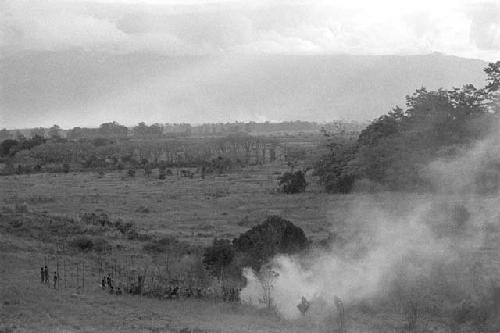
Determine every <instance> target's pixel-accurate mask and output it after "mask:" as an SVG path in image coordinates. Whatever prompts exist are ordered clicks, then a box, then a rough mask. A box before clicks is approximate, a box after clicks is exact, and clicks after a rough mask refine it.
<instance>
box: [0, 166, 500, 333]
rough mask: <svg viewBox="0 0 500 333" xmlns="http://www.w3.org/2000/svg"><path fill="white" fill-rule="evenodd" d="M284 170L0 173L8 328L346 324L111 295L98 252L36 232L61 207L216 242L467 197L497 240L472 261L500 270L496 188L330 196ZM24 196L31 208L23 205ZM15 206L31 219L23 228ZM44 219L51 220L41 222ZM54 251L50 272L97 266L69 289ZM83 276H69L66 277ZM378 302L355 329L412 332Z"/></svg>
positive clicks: (138, 244) (249, 328)
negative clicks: (296, 183)
mask: <svg viewBox="0 0 500 333" xmlns="http://www.w3.org/2000/svg"><path fill="white" fill-rule="evenodd" d="M285 170H286V166H279V165H274V166H267V167H254V168H247V169H244V170H240V171H235V172H232V173H229V174H227V175H223V176H213V175H211V176H208V177H206V178H205V179H201V178H200V177H197V176H195V177H194V178H192V179H191V178H185V177H179V176H177V173H176V170H174V176H170V177H167V179H166V180H158V179H157V177H155V174H153V176H152V177H151V178H149V179H148V178H146V177H144V175H143V173H141V172H139V173H138V174H137V175H136V177H135V178H130V177H128V176H127V175H126V174H127V172H126V170H125V171H121V172H117V171H116V172H109V173H106V174H104V175H102V174H101V175H99V174H98V173H92V172H88V173H77V174H73V173H69V174H32V175H23V176H8V177H0V189H1V191H0V208H1V211H0V231H1V232H0V253H1V255H0V281H1V284H0V332H2V333H3V332H184V333H186V332H292V333H294V332H297V333H298V332H336V330H335V329H334V327H337V326H336V323H335V321H334V320H333V319H332V318H330V317H329V316H326V317H325V316H322V317H321V318H319V317H318V318H316V317H314V316H315V315H314V313H324V311H327V312H328V311H330V312H331V309H330V308H326V309H324V311H323V310H321V311H312V310H311V314H310V315H307V316H305V317H302V318H300V319H297V320H284V319H282V318H280V317H279V316H277V315H276V314H274V313H271V312H268V311H264V310H259V309H256V308H253V307H250V306H247V305H241V304H236V303H223V302H215V301H211V300H207V299H201V300H195V299H184V300H176V301H168V300H158V299H153V298H148V297H141V296H132V295H123V296H114V295H108V294H107V293H105V292H104V291H102V290H101V289H100V288H99V285H98V284H99V281H100V278H101V276H102V275H99V274H102V273H101V272H100V273H97V272H98V267H97V266H98V263H97V261H96V260H95V258H96V257H95V256H96V254H95V253H75V252H71V251H64V250H63V251H61V249H58V248H57V244H56V243H55V242H54V240H55V238H50V237H49V238H48V239H37V238H36V237H35V236H34V235H40V234H37V233H36V232H34V233H32V232H28V229H29V228H32V227H36V228H38V229H43V228H47V229H50V228H51V226H50V224H52V222H48V223H49V225H45V223H47V221H51V217H54V216H64V217H70V218H73V219H74V220H79V216H80V215H81V214H83V213H90V212H104V213H106V214H108V215H109V216H110V218H111V219H113V220H115V219H118V218H121V219H123V220H124V221H125V222H128V221H130V222H133V223H134V224H135V225H136V227H137V228H139V229H141V230H142V231H143V232H146V233H149V234H152V235H156V236H158V235H171V236H175V237H176V238H178V239H181V240H184V241H187V242H189V243H191V244H196V245H207V244H209V243H210V242H211V241H212V239H213V238H214V237H222V238H234V237H236V236H237V235H239V234H240V233H242V232H244V231H246V230H248V229H249V228H250V227H252V226H253V225H255V224H258V223H260V222H262V221H263V220H264V219H265V217H266V216H268V215H280V216H282V217H284V218H286V219H289V220H290V221H292V222H293V223H294V224H296V225H298V226H300V227H301V228H303V229H304V231H305V233H306V235H307V236H308V237H309V238H310V239H312V240H321V239H324V238H326V237H327V236H328V234H329V232H332V231H334V232H336V233H338V234H340V235H341V236H345V237H348V236H349V234H350V233H351V234H352V233H356V232H358V231H359V230H355V228H354V227H353V226H354V225H355V224H356V221H359V222H360V225H363V226H367V227H369V226H370V225H376V224H377V223H379V224H380V223H381V221H380V220H381V219H382V220H383V219H384V218H388V219H394V220H401V221H403V220H405V219H409V218H411V216H410V215H408V214H409V213H408V212H411V211H412V210H413V209H414V208H415V207H418V206H422V207H423V206H425V205H429V204H430V205H431V206H432V205H433V204H436V207H441V208H442V207H445V209H444V211H446V212H450V209H451V212H453V209H454V208H453V207H455V206H454V205H457V204H465V205H466V206H467V209H468V210H469V213H470V214H471V216H473V220H474V223H475V224H477V225H475V226H473V225H471V228H472V229H470V230H469V231H470V232H473V233H475V232H477V231H478V230H480V229H481V228H485V227H488V228H490V229H488V230H489V231H488V232H485V233H484V232H481V234H485V235H486V236H488V237H489V238H490V240H489V241H488V242H487V243H485V242H481V244H483V245H484V244H488V247H487V248H478V249H477V251H479V253H480V255H479V256H478V255H476V254H475V253H476V252H477V251H476V250H474V251H476V252H474V251H472V252H470V253H469V255H470V256H471V259H470V260H469V259H466V262H467V263H468V262H471V263H472V262H482V263H483V266H484V269H483V272H488V275H489V276H493V277H494V276H498V273H499V272H500V261H498V259H497V258H498V253H499V252H498V244H499V243H498V241H499V239H500V237H499V235H500V231H499V230H500V228H498V226H497V224H498V223H497V222H496V221H497V219H496V217H495V216H500V215H498V209H497V204H496V202H497V198H496V197H480V198H479V197H478V198H473V197H467V198H464V197H460V196H452V195H445V196H434V197H433V198H432V199H431V200H429V196H428V195H425V194H415V193H414V194H401V193H398V194H396V195H395V194H394V193H378V194H360V193H358V194H352V195H328V194H326V193H324V192H323V191H322V190H321V188H320V187H319V185H318V184H316V183H315V180H314V179H312V178H311V177H310V176H308V182H309V183H310V186H309V187H308V189H307V191H306V192H305V193H301V194H297V195H285V194H282V193H279V192H277V191H276V189H277V177H278V176H279V175H280V174H281V173H282V172H283V171H285ZM16 205H22V206H24V207H25V208H27V211H26V212H20V213H15V212H14V213H12V211H15V206H16ZM443 205H444V206H443ZM374 207H376V209H374ZM446 207H447V208H446ZM441 208H440V209H441ZM381 211H384V212H385V213H381ZM387 212H391V213H390V215H387V214H386V213H387ZM430 212H431V215H430V217H431V220H432V219H435V220H436V221H437V222H439V221H440V220H446V217H444V216H440V215H439V216H438V215H436V216H435V217H433V218H432V214H433V213H432V212H433V211H432V209H431V210H430ZM440 212H441V210H437V211H436V214H440ZM12 216H14V217H15V218H17V219H20V221H22V222H23V223H24V225H23V224H22V223H21V224H20V227H19V228H18V227H17V226H16V223H12V221H13V220H12V218H13V217H12ZM38 218H39V219H40V221H38V222H37V221H35V220H37V219H38ZM486 222H488V223H486ZM56 225H57V221H56ZM381 225H382V224H381ZM16 228H17V229H16ZM92 228H94V230H97V229H95V227H92ZM495 228H496V229H495ZM52 229H53V228H52ZM481 230H482V229H481ZM469 231H467V232H469ZM106 237H109V238H108V239H109V240H110V241H111V242H112V244H113V245H117V244H122V245H123V246H122V247H120V248H118V247H116V249H117V250H115V249H114V250H113V257H110V260H116V258H120V255H123V257H124V258H125V259H126V258H127V257H130V256H131V255H134V254H135V253H137V254H140V255H143V256H144V255H145V253H144V252H143V250H142V249H143V244H145V243H144V242H142V241H139V240H134V241H128V240H127V239H126V238H124V237H123V236H120V235H118V234H116V232H115V233H113V231H112V230H111V231H109V230H108V231H107V235H106ZM63 240H64V239H63ZM422 241H424V242H425V241H426V240H425V239H424V240H422ZM472 257H473V258H472ZM150 259H151V260H152V258H150ZM47 260H48V262H49V266H50V268H51V273H52V271H53V269H54V266H55V263H56V260H57V262H58V263H62V262H64V263H65V265H66V262H68V263H69V262H72V263H75V262H80V263H82V262H83V263H84V264H85V265H86V267H87V268H86V269H87V270H88V271H87V273H86V274H87V275H86V278H85V279H86V282H85V288H83V289H81V290H80V292H77V288H76V286H77V285H79V284H80V282H78V281H79V280H78V276H81V275H78V274H82V272H81V271H80V272H79V273H77V282H76V284H72V283H68V285H67V286H66V287H65V288H61V289H60V290H54V289H50V288H48V287H47V286H45V285H42V284H41V283H40V282H39V269H40V266H41V265H43V264H44V263H45V262H46V261H47ZM127 260H128V259H127ZM464 260H465V259H464ZM124 263H125V264H126V263H127V262H126V261H122V262H121V264H124ZM111 264H112V262H111ZM71 274H75V269H73V271H72V273H71ZM467 274H469V273H468V272H467ZM64 275H66V274H64ZM72 279H74V276H71V275H70V276H69V277H68V279H67V280H68V281H70V282H71V281H72ZM64 281H66V277H65V280H64ZM61 282H62V281H61ZM493 282H494V281H493ZM488 283H489V282H488ZM65 284H66V283H65ZM314 306H316V305H315V304H313V309H314ZM317 306H320V305H317ZM371 311H372V310H370V308H369V307H368V308H365V309H364V310H363V308H362V307H361V306H358V305H356V306H353V307H351V308H349V309H346V328H347V331H348V332H406V331H407V330H405V326H404V325H405V324H404V320H403V317H402V316H401V313H398V311H394V310H387V311H386V310H384V309H379V310H378V312H375V315H374V313H373V312H371ZM333 317H334V315H333ZM332 320H333V321H332ZM431 323H432V325H430V326H429V327H428V328H426V330H425V332H450V333H451V332H453V330H451V331H450V329H449V328H447V326H446V323H445V322H444V321H437V322H431ZM436 323H437V324H436ZM434 324H436V325H434ZM497 324H499V327H500V323H497ZM433 325H434V326H433ZM422 332H424V331H422ZM461 332H464V333H465V332H467V330H465V331H464V330H463V329H462V330H461Z"/></svg>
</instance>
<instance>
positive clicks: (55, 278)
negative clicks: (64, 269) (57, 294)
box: [54, 272, 57, 289]
mask: <svg viewBox="0 0 500 333" xmlns="http://www.w3.org/2000/svg"><path fill="white" fill-rule="evenodd" d="M54 289H57V272H54Z"/></svg>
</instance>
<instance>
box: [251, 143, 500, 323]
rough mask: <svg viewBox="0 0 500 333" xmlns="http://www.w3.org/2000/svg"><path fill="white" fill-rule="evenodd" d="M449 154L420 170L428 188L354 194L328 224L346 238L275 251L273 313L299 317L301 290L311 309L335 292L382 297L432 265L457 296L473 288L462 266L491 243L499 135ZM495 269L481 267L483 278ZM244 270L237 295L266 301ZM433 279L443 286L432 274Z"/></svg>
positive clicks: (499, 213)
mask: <svg viewBox="0 0 500 333" xmlns="http://www.w3.org/2000/svg"><path fill="white" fill-rule="evenodd" d="M453 156H454V157H453V158H442V159H439V160H436V161H433V162H432V163H430V164H429V165H428V166H426V167H425V168H424V169H422V174H423V175H424V176H425V177H427V178H428V179H429V180H431V182H432V184H434V185H435V189H436V191H434V193H432V194H402V193H388V192H387V193H379V194H372V195H367V194H361V193H360V194H355V195H353V200H352V202H351V204H350V207H349V209H348V211H349V214H348V217H346V218H344V221H342V222H341V223H339V222H338V221H337V222H336V223H335V224H332V225H331V229H332V232H334V233H335V234H337V235H340V236H341V237H342V238H344V239H345V240H346V242H345V244H346V245H344V246H335V243H334V244H333V245H332V247H331V249H329V250H319V249H316V250H311V251H310V252H309V253H307V254H302V255H298V256H284V255H279V256H277V257H275V258H273V259H272V260H271V262H270V263H269V265H268V268H267V269H269V268H270V269H272V270H273V271H275V272H276V273H277V275H276V278H275V280H274V281H273V283H272V289H271V290H270V293H271V298H272V302H273V304H274V306H275V308H276V310H277V311H278V312H279V314H280V315H281V316H283V317H284V318H287V319H293V318H298V317H300V316H301V313H300V311H299V310H298V308H297V305H298V304H299V303H300V301H301V298H302V297H303V296H304V297H305V298H306V299H307V300H309V301H310V302H311V311H320V309H319V308H320V307H321V308H323V310H324V309H325V308H326V309H328V308H330V309H332V308H333V305H334V297H335V296H338V297H340V298H341V299H342V300H343V301H344V304H346V305H347V306H349V305H354V304H359V303H360V302H363V301H367V300H371V299H374V298H381V297H382V298H383V297H386V298H388V297H389V295H390V294H391V292H393V291H394V289H395V288H396V285H401V283H399V282H401V281H400V279H401V277H402V276H404V277H405V290H409V289H411V284H412V283H416V281H417V280H422V279H424V280H425V281H431V280H432V279H433V278H434V279H435V278H436V269H438V270H440V273H439V274H445V275H447V276H448V277H450V281H451V280H453V283H452V282H449V281H448V282H447V284H446V285H447V286H448V287H450V285H451V284H453V287H454V288H456V289H454V292H453V293H452V294H453V295H454V296H456V298H457V300H458V301H459V298H460V297H462V296H463V295H466V294H471V290H472V289H473V286H471V282H470V280H471V279H469V275H467V274H465V273H464V272H466V273H468V272H470V270H471V267H472V266H474V263H478V262H481V260H480V259H479V258H478V257H477V253H479V249H482V248H484V247H487V246H489V241H491V239H489V237H491V235H492V231H495V230H497V231H498V229H499V227H500V223H499V221H500V209H499V207H498V201H497V199H498V197H497V184H498V172H499V171H500V136H499V135H494V136H490V137H488V138H487V139H485V140H482V141H481V142H479V143H477V144H475V145H474V146H472V147H469V149H463V148H462V150H460V151H459V152H458V153H457V152H455V154H454V155H453ZM457 156H458V157H457ZM331 215H332V216H335V212H331ZM495 273H497V274H498V272H495V271H494V270H493V271H492V268H491V267H487V268H485V271H484V272H483V274H482V275H483V280H485V279H487V278H488V277H489V276H493V274H495ZM439 274H438V275H439ZM244 276H245V277H246V279H247V285H246V287H245V288H244V289H243V290H242V300H243V301H246V302H248V303H250V304H253V305H255V306H264V304H263V302H262V298H263V290H265V289H266V288H265V286H263V280H262V277H261V274H260V273H257V272H254V271H252V270H251V269H245V270H244ZM398 279H399V280H398ZM442 279H445V278H444V277H443V278H442ZM398 281H399V282H398ZM433 281H434V280H433ZM398 283H399V284H398ZM432 284H433V285H436V287H441V289H444V287H442V286H441V285H439V283H437V282H436V281H434V282H432ZM413 287H415V285H413ZM450 288H451V287H450ZM476 289H477V288H476ZM441 291H442V290H441ZM441 291H440V290H437V291H434V292H441ZM419 292H423V291H421V290H419ZM464 297H465V296H464ZM315 304H317V305H320V306H316V307H315Z"/></svg>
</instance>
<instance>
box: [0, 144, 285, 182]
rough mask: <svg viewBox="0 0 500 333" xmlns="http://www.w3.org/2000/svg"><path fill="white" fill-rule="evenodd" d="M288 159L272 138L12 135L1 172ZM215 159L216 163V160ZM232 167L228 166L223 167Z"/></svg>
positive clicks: (3, 147) (1, 152)
mask: <svg viewBox="0 0 500 333" xmlns="http://www.w3.org/2000/svg"><path fill="white" fill-rule="evenodd" d="M285 159H286V147H285V146H283V145H282V144H281V143H280V142H279V141H277V140H276V139H274V138H269V137H256V136H250V135H230V136H226V137H222V138H210V139H187V138H186V139H162V140H161V139H158V140H117V139H106V138H94V139H79V140H68V139H65V138H51V139H45V138H43V137H41V136H38V135H36V136H34V137H33V138H30V139H26V138H23V137H21V138H19V139H17V140H14V139H7V140H4V141H2V142H1V143H0V162H3V167H0V172H2V173H4V174H10V173H14V172H17V173H27V172H39V171H52V172H68V171H70V170H73V171H77V170H84V169H124V168H144V167H145V166H146V165H147V167H148V168H156V167H165V166H166V167H170V166H177V167H186V166H191V167H203V166H205V167H209V166H211V165H218V164H220V163H221V162H220V161H223V162H224V164H225V165H226V166H227V165H231V166H236V165H239V166H247V165H257V164H266V163H271V162H274V161H284V160H285ZM214 160H215V161H216V163H215V164H214ZM224 169H225V171H228V170H227V169H228V168H227V167H225V168H224Z"/></svg>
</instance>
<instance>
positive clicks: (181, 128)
mask: <svg viewBox="0 0 500 333" xmlns="http://www.w3.org/2000/svg"><path fill="white" fill-rule="evenodd" d="M365 126H366V124H365V123H359V122H355V121H352V122H346V121H333V122H328V123H316V122H308V121H288V122H279V123H271V122H264V123H256V122H235V123H210V124H201V125H191V124H187V123H177V124H169V123H166V124H160V123H155V124H152V125H149V126H148V125H146V124H145V123H144V122H141V123H139V124H137V126H134V127H126V126H123V125H121V124H119V123H117V122H110V123H103V124H101V125H100V126H99V127H98V128H88V127H73V128H72V129H70V130H63V129H61V128H60V127H59V126H58V125H54V126H52V127H50V128H43V127H37V128H32V129H26V130H7V129H2V130H0V141H3V140H7V139H20V138H22V137H24V138H32V137H35V136H40V137H42V138H67V139H69V140H79V139H96V138H107V139H126V138H130V139H139V140H140V139H158V138H172V137H205V136H225V135H231V134H245V133H246V134H259V135H262V134H273V133H277V134H286V133H297V132H317V133H319V132H320V131H326V132H335V133H342V134H349V133H351V134H354V135H357V134H359V131H361V129H363V128H364V127H365Z"/></svg>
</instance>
